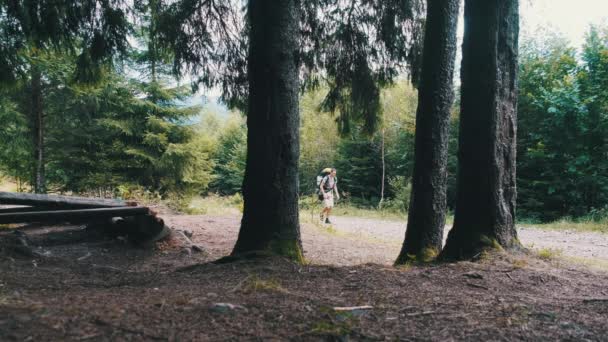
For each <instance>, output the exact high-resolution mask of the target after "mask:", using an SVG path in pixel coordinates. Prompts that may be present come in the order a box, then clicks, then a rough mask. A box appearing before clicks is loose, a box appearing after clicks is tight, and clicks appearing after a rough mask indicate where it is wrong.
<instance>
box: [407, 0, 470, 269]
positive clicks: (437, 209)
mask: <svg viewBox="0 0 608 342" xmlns="http://www.w3.org/2000/svg"><path fill="white" fill-rule="evenodd" d="M459 3H460V0H429V1H428V5H427V21H426V28H425V37H424V51H423V64H422V75H421V77H422V78H421V80H420V87H419V92H418V110H417V113H416V141H415V151H414V154H415V157H414V158H415V164H414V175H413V178H412V194H411V201H410V208H409V214H408V222H407V231H406V235H405V241H404V243H403V247H402V249H401V253H400V254H399V257H398V259H397V263H398V264H399V263H404V262H406V261H407V260H408V259H409V257H408V255H413V256H418V257H421V258H428V257H431V256H432V257H434V256H436V255H437V254H438V253H439V251H440V250H441V246H442V243H443V227H444V225H445V211H446V188H447V156H448V140H449V127H450V109H451V107H452V100H453V97H454V95H453V87H454V60H455V56H456V27H457V24H458V8H459Z"/></svg>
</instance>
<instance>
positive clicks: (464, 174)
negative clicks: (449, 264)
mask: <svg viewBox="0 0 608 342" xmlns="http://www.w3.org/2000/svg"><path fill="white" fill-rule="evenodd" d="M518 7H519V4H518V0H466V3H465V34H464V43H463V53H462V54H463V59H462V107H461V116H460V137H459V150H458V193H457V198H456V212H455V217H454V227H453V228H452V231H450V234H449V236H448V241H447V243H446V246H445V248H444V250H443V252H442V257H444V258H448V259H452V258H458V259H462V258H471V257H474V256H475V255H476V254H477V253H479V252H480V251H481V250H482V249H483V248H486V247H489V246H497V245H500V246H502V247H503V248H512V247H516V246H519V243H518V240H517V232H516V231H515V224H514V221H515V198H516V188H515V148H516V139H515V138H516V131H517V51H518V35H519V13H518Z"/></svg>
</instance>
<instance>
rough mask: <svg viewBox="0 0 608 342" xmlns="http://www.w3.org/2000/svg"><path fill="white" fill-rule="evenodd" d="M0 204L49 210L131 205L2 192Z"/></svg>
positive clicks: (82, 198) (95, 199)
mask: <svg viewBox="0 0 608 342" xmlns="http://www.w3.org/2000/svg"><path fill="white" fill-rule="evenodd" d="M0 204H15V205H30V206H35V207H48V208H65V209H68V208H70V209H72V208H73V209H76V208H82V209H86V208H112V207H125V206H128V205H129V203H127V202H125V201H121V200H114V199H103V198H88V197H72V196H59V195H40V194H26V193H21V192H2V191H0Z"/></svg>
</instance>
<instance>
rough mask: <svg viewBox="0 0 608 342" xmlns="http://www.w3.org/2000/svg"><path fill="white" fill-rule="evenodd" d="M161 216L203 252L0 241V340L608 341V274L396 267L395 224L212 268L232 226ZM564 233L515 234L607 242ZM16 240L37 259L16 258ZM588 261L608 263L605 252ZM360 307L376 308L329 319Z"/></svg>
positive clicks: (581, 269) (342, 225)
mask: <svg viewBox="0 0 608 342" xmlns="http://www.w3.org/2000/svg"><path fill="white" fill-rule="evenodd" d="M165 219H166V221H167V222H168V223H169V224H170V225H171V226H172V227H173V228H174V229H176V231H177V230H186V231H187V234H189V233H192V234H193V236H192V243H194V244H195V245H198V246H200V247H202V249H203V250H204V252H197V251H196V250H193V249H192V248H191V246H190V244H191V243H190V241H187V239H186V238H184V237H183V235H182V234H181V233H180V234H175V236H176V237H175V238H173V239H172V240H170V241H165V242H161V243H157V244H154V245H150V246H133V245H132V244H130V243H129V242H127V241H126V240H125V239H122V238H118V239H108V238H103V237H101V236H97V235H95V234H91V233H90V232H88V231H87V230H86V229H83V227H82V226H68V225H61V226H54V227H35V226H32V227H22V228H20V229H19V230H20V231H21V232H23V233H25V238H24V235H21V234H15V233H14V229H11V230H2V231H0V270H1V271H0V340H1V341H11V340H18V341H48V340H51V341H66V340H69V341H76V340H91V341H149V340H163V341H164V340H168V341H207V340H212V341H223V340H247V341H249V340H264V341H265V340H271V341H272V340H281V341H282V340H341V341H344V340H374V341H375V340H442V341H443V340H496V341H503V340H504V341H512V340H552V341H553V340H591V341H606V336H608V273H607V272H605V271H601V270H591V269H589V268H587V267H585V266H582V265H579V264H575V263H570V262H567V261H564V260H561V259H552V260H549V261H544V260H540V259H538V258H536V257H534V254H531V253H527V254H526V253H520V254H516V255H513V254H505V253H496V254H494V255H488V256H485V257H484V258H483V259H481V260H479V261H477V262H475V263H473V262H459V263H451V264H429V265H413V266H409V267H399V268H395V267H392V266H391V264H392V261H393V260H394V259H395V257H396V255H397V253H398V251H399V248H400V243H401V239H402V238H403V234H404V229H405V224H404V223H403V222H394V221H380V220H366V219H359V218H347V217H335V218H334V224H333V225H332V226H331V227H327V226H320V225H314V224H303V225H302V236H303V244H304V249H305V255H306V258H307V259H308V260H309V261H310V264H307V265H297V264H294V263H291V262H289V261H287V260H284V259H281V258H261V259H256V260H240V261H236V262H232V263H223V264H218V263H213V262H212V261H214V260H217V259H218V258H220V257H222V256H225V255H227V254H229V253H230V250H231V248H232V246H233V244H234V242H235V240H236V236H237V232H238V226H239V219H240V218H239V216H238V215H236V214H235V215H228V216H180V215H169V216H166V217H165ZM558 233H560V232H558ZM558 233H554V232H543V231H540V230H535V229H531V228H524V229H523V230H520V237H521V240H522V242H523V243H524V244H528V245H529V244H534V247H535V248H536V247H540V246H544V244H548V243H549V242H551V241H552V242H551V243H555V244H557V247H552V248H562V247H559V246H561V245H559V244H560V243H563V244H564V246H566V247H563V249H564V253H566V252H567V253H570V252H571V251H572V253H574V254H577V255H579V253H582V252H584V251H585V250H586V249H587V248H591V249H593V248H595V247H594V246H595V245H602V244H606V241H607V239H606V236H605V235H601V234H598V236H593V237H589V240H587V237H586V235H585V234H578V233H577V234H565V233H563V232H561V234H558ZM547 234H548V235H547ZM551 234H558V235H555V236H554V235H551ZM20 239H21V240H23V239H27V240H28V241H27V244H28V245H29V246H34V248H29V249H28V248H21V247H23V246H22V245H20ZM560 241H561V242H560ZM573 241H578V242H580V241H583V242H582V245H583V247H580V248H579V245H580V244H579V243H578V242H577V243H574V242H573ZM19 246H21V247H19ZM547 246H549V245H547ZM551 246H553V245H551ZM600 247H601V246H600ZM543 248H544V247H543ZM585 253H587V252H585ZM588 253H589V254H588V257H589V258H605V257H606V253H607V252H606V248H597V249H593V250H590V251H588ZM354 306H369V307H371V308H369V307H368V308H360V309H355V310H347V311H346V312H343V311H341V310H340V309H336V307H354Z"/></svg>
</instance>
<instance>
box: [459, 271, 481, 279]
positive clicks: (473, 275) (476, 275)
mask: <svg viewBox="0 0 608 342" xmlns="http://www.w3.org/2000/svg"><path fill="white" fill-rule="evenodd" d="M463 276H465V277H467V278H471V279H483V276H482V275H481V274H479V273H477V272H468V273H465V274H463Z"/></svg>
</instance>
